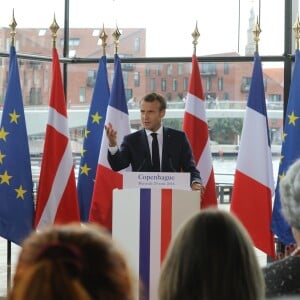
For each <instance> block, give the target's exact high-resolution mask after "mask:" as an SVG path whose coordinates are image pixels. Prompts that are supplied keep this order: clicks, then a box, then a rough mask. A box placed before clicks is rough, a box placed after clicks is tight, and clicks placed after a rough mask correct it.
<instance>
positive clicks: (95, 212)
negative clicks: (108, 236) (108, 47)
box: [89, 54, 130, 231]
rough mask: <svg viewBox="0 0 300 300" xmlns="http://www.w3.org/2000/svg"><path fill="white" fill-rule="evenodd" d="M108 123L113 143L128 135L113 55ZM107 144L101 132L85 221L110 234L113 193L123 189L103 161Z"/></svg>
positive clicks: (118, 68) (117, 64)
mask: <svg viewBox="0 0 300 300" xmlns="http://www.w3.org/2000/svg"><path fill="white" fill-rule="evenodd" d="M108 123H111V124H112V126H113V128H114V129H115V130H116V131H117V133H118V135H117V143H118V145H120V144H121V142H122V140H123V137H124V135H127V134H129V133H130V122H129V115H128V108H127V102H126V97H125V90H124V82H123V75H122V68H121V62H120V59H119V56H118V55H117V54H115V74H114V79H113V83H112V88H111V94H110V98H109V102H108V108H107V113H106V121H105V124H108ZM107 151H108V141H107V137H106V133H105V131H104V132H103V137H102V140H101V147H100V154H99V160H98V167H97V173H96V181H95V184H94V192H93V197H92V204H91V209H90V216H89V221H90V222H95V223H98V224H101V225H102V226H105V227H106V228H107V229H108V230H110V231H111V230H112V196H113V190H114V189H116V188H118V189H121V188H123V175H122V173H121V172H115V171H113V170H112V169H111V167H110V165H109V163H108V160H107Z"/></svg>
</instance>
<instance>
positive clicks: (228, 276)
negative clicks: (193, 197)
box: [159, 208, 264, 300]
mask: <svg viewBox="0 0 300 300" xmlns="http://www.w3.org/2000/svg"><path fill="white" fill-rule="evenodd" d="M263 296H264V281H263V276H262V272H261V269H260V266H259V264H258V261H257V257H256V254H255V251H254V249H253V246H252V243H251V240H250V238H249V236H248V234H247V232H246V231H245V229H244V228H243V226H242V225H241V224H240V222H239V221H238V220H237V219H236V218H235V217H234V216H233V215H231V214H230V213H228V212H226V211H222V210H218V209H213V208H210V209H206V210H203V211H201V212H199V213H197V214H195V215H194V216H193V217H191V218H190V219H189V220H188V221H187V222H186V223H185V224H184V225H183V226H182V227H181V229H180V231H179V232H178V234H177V235H176V237H175V239H174V241H173V243H172V244H171V246H170V248H169V250H168V254H167V257H166V259H165V261H164V263H163V267H162V272H161V277H160V283H159V297H160V299H161V300H177V299H178V300H179V299H189V300H193V299H195V300H196V299H207V300H210V299H231V300H240V299H243V300H257V299H262V298H263Z"/></svg>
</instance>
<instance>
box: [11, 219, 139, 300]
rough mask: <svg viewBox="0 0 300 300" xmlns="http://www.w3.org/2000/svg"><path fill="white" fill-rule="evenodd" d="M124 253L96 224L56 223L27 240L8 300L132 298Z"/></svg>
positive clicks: (130, 276)
mask: <svg viewBox="0 0 300 300" xmlns="http://www.w3.org/2000/svg"><path fill="white" fill-rule="evenodd" d="M134 284H135V283H134V280H133V276H132V274H131V273H130V271H129V269H128V266H127V263H126V261H125V258H124V256H123V254H122V253H121V252H120V250H119V249H118V247H117V246H116V244H115V243H114V242H113V240H112V239H111V237H110V236H109V235H108V234H107V233H106V231H104V229H102V228H101V227H98V226H96V225H91V224H86V225H80V224H70V225H55V226H53V227H49V228H46V229H43V230H41V231H39V232H35V233H32V234H31V235H30V236H29V237H28V238H27V239H26V240H25V241H24V244H23V248H22V250H21V253H20V256H19V260H18V263H17V267H16V273H15V276H14V283H13V287H12V291H11V293H10V295H9V298H8V299H10V300H29V299H30V300H37V299H39V300H40V299H42V300H58V299H60V300H64V299H65V300H70V299H72V300H74V299H78V300H97V299H99V300H100V299H101V300H103V299H105V300H116V299H122V300H123V299H125V300H126V299H127V300H131V299H134V296H133V294H134Z"/></svg>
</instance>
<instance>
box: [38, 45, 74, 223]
mask: <svg viewBox="0 0 300 300" xmlns="http://www.w3.org/2000/svg"><path fill="white" fill-rule="evenodd" d="M52 55H53V61H52V86H51V94H50V103H49V114H48V123H47V128H46V136H45V144H44V152H43V159H42V166H41V173H40V180H39V186H38V193H37V203H36V215H35V227H36V228H37V229H39V228H41V227H43V226H46V225H50V224H63V223H68V222H72V221H74V222H75V221H79V220H80V216H79V208H78V199H77V190H76V181H75V173H74V165H73V158H72V149H71V143H70V140H69V128H68V117H67V108H66V103H65V96H64V91H63V85H62V78H61V70H60V64H59V58H58V54H57V50H56V48H53V50H52Z"/></svg>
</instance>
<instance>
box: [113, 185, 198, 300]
mask: <svg viewBox="0 0 300 300" xmlns="http://www.w3.org/2000/svg"><path fill="white" fill-rule="evenodd" d="M199 210H200V192H199V191H185V190H176V189H157V188H154V189H139V188H135V189H123V190H118V189H115V190H114V191H113V220H112V221H113V222H112V237H113V239H114V240H116V241H117V242H118V243H119V244H120V246H121V247H122V249H124V251H125V253H126V254H127V257H128V261H129V264H130V266H131V267H132V269H133V271H134V273H135V274H136V275H137V276H139V278H140V281H141V284H142V286H143V289H142V294H139V293H140V292H141V291H137V299H149V300H156V299H158V297H157V289H158V280H159V274H160V268H161V263H162V261H163V259H164V257H165V255H166V251H167V249H168V246H169V243H170V241H171V239H172V236H173V235H174V234H175V232H176V231H177V230H178V228H179V227H180V225H181V224H182V223H183V222H185V221H186V220H187V219H188V218H189V217H190V216H191V215H193V214H194V213H195V212H197V211H199Z"/></svg>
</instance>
